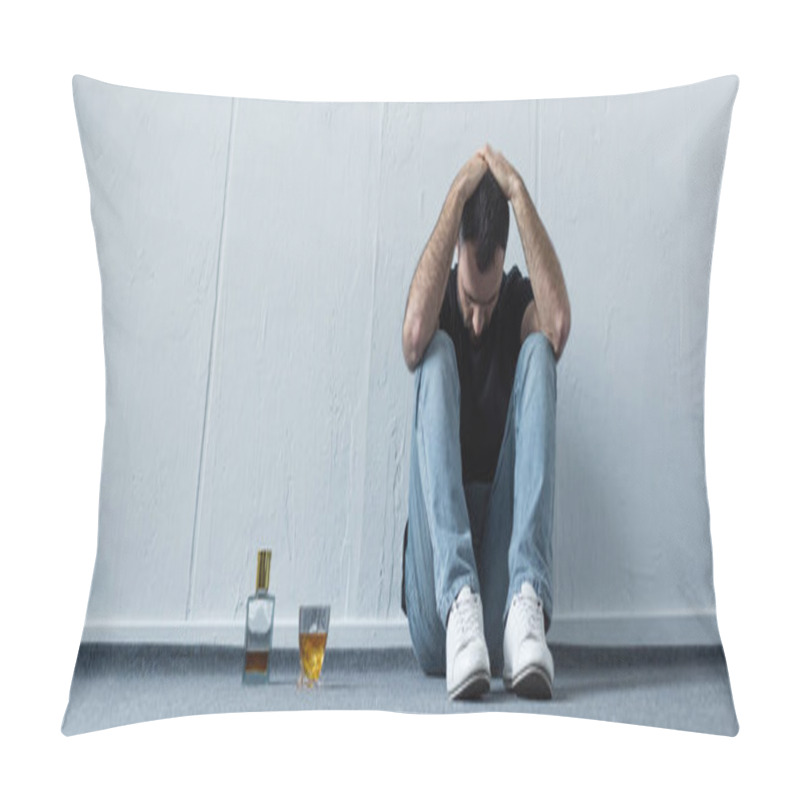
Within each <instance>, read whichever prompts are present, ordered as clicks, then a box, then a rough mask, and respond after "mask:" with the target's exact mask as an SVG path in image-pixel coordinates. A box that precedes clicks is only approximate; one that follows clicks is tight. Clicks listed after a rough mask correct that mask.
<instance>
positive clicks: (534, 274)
mask: <svg viewBox="0 0 800 800" xmlns="http://www.w3.org/2000/svg"><path fill="white" fill-rule="evenodd" d="M480 152H482V153H483V154H484V157H485V158H486V161H487V163H488V164H489V168H490V169H491V170H492V173H493V174H494V176H495V178H496V179H497V182H498V183H499V184H500V186H501V188H502V189H503V191H504V192H505V193H506V197H508V199H509V200H510V201H511V207H512V208H513V209H514V216H515V217H516V219H517V228H518V229H519V236H520V239H521V240H522V249H523V252H524V253H525V263H526V264H527V265H528V274H529V275H530V279H531V286H532V288H533V296H534V300H532V301H531V302H530V304H529V305H528V308H527V309H526V310H525V314H524V316H523V318H522V326H521V329H520V338H521V340H522V341H524V340H525V337H526V336H527V335H528V334H529V333H533V332H534V331H541V332H542V333H544V335H545V336H547V338H548V339H549V340H550V343H551V344H552V345H553V351H554V353H555V356H556V360H558V359H559V358H560V357H561V353H562V352H563V351H564V346H565V345H566V343H567V337H568V336H569V330H570V321H571V312H570V305H569V297H568V296H567V287H566V284H565V283H564V275H563V273H562V272H561V265H560V264H559V261H558V257H557V256H556V252H555V249H554V248H553V244H552V242H551V241H550V237H549V236H548V235H547V231H546V230H545V227H544V225H543V224H542V221H541V219H539V215H538V213H537V212H536V208H535V207H534V205H533V201H532V200H531V197H530V195H529V194H528V190H527V188H526V187H525V183H524V182H523V180H522V178H521V177H520V175H519V173H518V172H517V171H516V170H515V169H514V168H513V167H512V166H511V164H509V163H508V161H507V160H506V159H505V158H504V157H503V155H502V153H500V152H498V151H496V150H492V148H491V147H490V146H489V145H488V144H487V145H486V146H485V147H484V148H483V150H481V151H480Z"/></svg>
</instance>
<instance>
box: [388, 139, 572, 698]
mask: <svg viewBox="0 0 800 800" xmlns="http://www.w3.org/2000/svg"><path fill="white" fill-rule="evenodd" d="M509 202H510V203H511V207H512V208H513V209H514V215H515V217H516V221H517V227H518V229H519V233H520V239H521V240H522V246H523V251H524V254H525V261H526V263H527V267H528V275H529V278H524V277H523V276H522V274H521V273H520V271H519V269H518V268H517V267H516V266H515V267H514V268H513V269H512V270H511V272H510V273H508V274H506V273H504V271H503V262H504V259H505V251H506V246H507V242H508V228H509V210H508V204H509ZM456 247H457V250H458V252H457V262H456V265H455V267H454V268H453V269H452V270H451V269H450V262H451V259H452V256H453V253H454V250H455V249H456ZM569 328H570V306H569V300H568V297H567V291H566V286H565V284H564V277H563V275H562V272H561V267H560V265H559V262H558V258H557V257H556V254H555V251H554V249H553V246H552V244H551V242H550V239H549V237H548V235H547V232H546V231H545V229H544V226H543V225H542V223H541V221H540V219H539V216H538V214H537V212H536V209H535V208H534V206H533V202H532V201H531V198H530V196H529V194H528V191H527V189H526V188H525V184H524V183H523V181H522V178H521V177H520V176H519V174H518V173H517V171H516V170H515V169H514V168H513V167H512V166H511V164H509V162H508V161H507V160H506V159H505V158H504V157H503V155H502V154H501V153H500V152H499V151H495V150H493V149H492V148H491V147H490V146H489V145H488V144H487V145H486V146H485V147H483V148H482V149H481V150H479V151H478V152H477V153H475V155H474V156H473V157H472V158H471V159H470V160H469V161H468V162H467V163H466V164H465V165H464V166H463V167H462V168H461V170H460V171H459V173H458V175H456V177H455V180H454V181H453V183H452V185H451V187H450V190H449V192H448V195H447V198H446V199H445V203H444V207H443V208H442V211H441V214H440V216H439V219H438V221H437V223H436V227H435V228H434V230H433V234H432V235H431V237H430V240H429V241H428V243H427V245H426V247H425V250H424V251H423V253H422V257H421V258H420V261H419V264H418V265H417V269H416V272H415V273H414V277H413V279H412V281H411V287H410V289H409V293H408V301H407V304H406V312H405V319H404V321H403V355H404V357H405V361H406V365H407V366H408V369H409V370H410V371H412V372H413V373H414V376H415V380H414V391H415V394H414V398H415V401H414V412H413V434H412V443H411V471H410V481H409V520H408V525H407V527H406V535H405V540H404V544H403V603H402V605H403V610H404V611H405V613H406V615H407V616H408V623H409V631H410V633H411V641H412V644H413V646H414V651H415V653H416V656H417V659H418V661H419V663H420V665H421V667H422V668H423V670H424V671H425V672H426V673H428V674H438V675H441V674H443V673H444V674H446V685H447V692H448V696H449V697H450V698H451V699H456V698H475V697H479V696H480V695H481V694H483V693H485V692H487V691H488V690H489V680H490V675H498V674H500V671H501V670H502V675H503V679H504V685H505V686H506V688H508V689H510V690H511V691H514V692H515V693H517V694H518V695H521V696H524V697H532V698H542V699H545V698H550V697H551V696H552V686H553V675H554V668H553V659H552V655H551V653H550V650H549V649H548V647H547V642H546V640H545V634H546V632H547V630H548V629H549V627H550V621H551V618H552V589H551V560H552V547H551V531H552V518H553V488H554V465H555V405H556V361H557V360H558V359H559V358H560V356H561V353H562V352H563V350H564V345H565V343H566V340H567V336H568V334H569ZM484 623H485V625H484Z"/></svg>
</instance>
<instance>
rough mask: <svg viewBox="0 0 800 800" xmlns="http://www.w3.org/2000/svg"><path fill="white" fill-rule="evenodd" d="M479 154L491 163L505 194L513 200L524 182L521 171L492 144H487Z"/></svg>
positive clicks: (493, 172)
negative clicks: (492, 146) (520, 174)
mask: <svg viewBox="0 0 800 800" xmlns="http://www.w3.org/2000/svg"><path fill="white" fill-rule="evenodd" d="M478 154H479V155H480V156H481V157H482V158H483V159H484V160H485V161H486V163H487V164H488V165H489V169H490V170H491V171H492V175H494V177H495V180H496V181H497V183H498V184H500V188H501V189H502V190H503V194H504V195H505V196H506V198H507V199H508V200H512V199H513V197H514V194H515V193H516V192H517V189H518V187H519V184H520V183H521V182H522V178H520V176H519V173H518V172H517V171H516V170H515V169H514V167H512V166H511V164H509V163H508V161H507V160H506V157H505V156H504V155H503V154H502V153H501V152H500V151H499V150H492V148H491V147H490V145H489V144H488V143H487V144H485V145H484V146H483V147H482V148H481V149H480V150H478Z"/></svg>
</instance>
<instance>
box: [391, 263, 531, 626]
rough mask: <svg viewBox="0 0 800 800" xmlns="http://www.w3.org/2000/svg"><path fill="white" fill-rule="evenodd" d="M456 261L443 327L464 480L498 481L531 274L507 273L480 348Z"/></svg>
mask: <svg viewBox="0 0 800 800" xmlns="http://www.w3.org/2000/svg"><path fill="white" fill-rule="evenodd" d="M457 280H458V264H456V265H455V266H454V267H453V269H452V270H450V277H449V278H448V280H447V290H446V291H445V295H444V301H443V302H442V308H441V310H440V311H439V328H440V330H443V331H444V332H445V333H447V335H448V336H449V337H450V338H451V339H452V341H453V345H454V346H455V351H456V363H457V365H458V377H459V381H460V383H461V430H460V434H461V435H460V440H461V477H462V482H463V483H469V482H471V481H482V482H485V483H491V482H492V480H493V479H494V473H495V469H496V468H497V459H498V457H499V455H500V446H501V445H502V443H503V434H504V433H505V426H506V416H507V414H508V404H509V401H510V399H511V390H512V389H513V388H514V376H515V374H516V370H517V358H518V357H519V351H520V347H521V342H520V329H521V328H522V317H523V316H524V314H525V309H526V308H527V307H528V304H529V303H530V302H531V300H533V290H532V288H531V282H530V278H527V277H523V276H522V273H520V271H519V269H518V268H517V266H516V265H515V266H514V267H512V269H511V272H508V273H503V278H502V282H501V284H500V295H499V297H498V298H497V305H496V306H495V310H494V313H493V314H492V319H491V321H490V322H489V325H488V327H487V328H486V330H485V331H484V332H483V334H482V336H481V340H480V342H479V344H478V346H475V345H473V344H472V342H471V341H470V337H469V330H468V329H467V327H466V325H465V324H464V315H463V314H462V313H461V304H460V303H459V300H458V283H457ZM407 542H408V522H406V529H405V535H404V537H403V583H402V587H401V607H402V609H403V611H405V610H406V604H405V564H406V544H407Z"/></svg>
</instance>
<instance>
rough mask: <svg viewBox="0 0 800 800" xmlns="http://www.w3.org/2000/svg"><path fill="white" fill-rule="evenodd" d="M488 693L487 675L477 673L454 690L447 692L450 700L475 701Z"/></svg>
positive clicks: (485, 673)
mask: <svg viewBox="0 0 800 800" xmlns="http://www.w3.org/2000/svg"><path fill="white" fill-rule="evenodd" d="M488 691H489V673H488V672H477V673H475V674H474V675H470V676H469V677H468V678H467V679H466V680H464V681H463V682H462V683H461V684H460V685H459V686H456V687H455V689H452V690H451V691H450V692H448V694H447V696H448V697H449V698H450V699H451V700H475V699H477V698H478V697H480V696H481V695H482V694H486V692H488Z"/></svg>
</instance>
